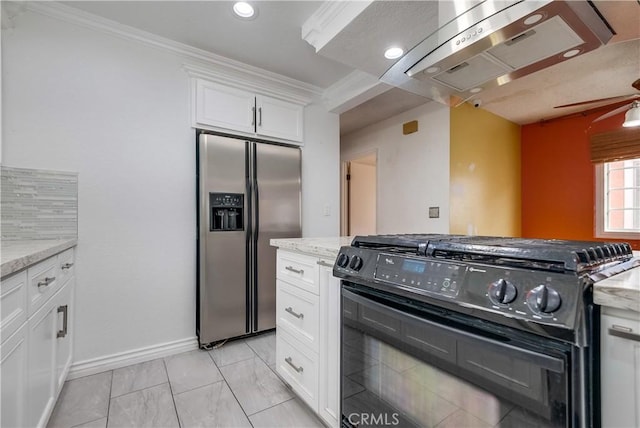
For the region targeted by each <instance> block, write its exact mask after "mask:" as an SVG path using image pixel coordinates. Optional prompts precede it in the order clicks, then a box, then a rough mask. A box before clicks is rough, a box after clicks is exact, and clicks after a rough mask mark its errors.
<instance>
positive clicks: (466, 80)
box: [416, 55, 510, 91]
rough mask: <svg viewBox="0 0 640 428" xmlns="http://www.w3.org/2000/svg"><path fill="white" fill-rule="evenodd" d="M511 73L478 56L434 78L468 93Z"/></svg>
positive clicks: (503, 67)
mask: <svg viewBox="0 0 640 428" xmlns="http://www.w3.org/2000/svg"><path fill="white" fill-rule="evenodd" d="M509 71H510V70H509V69H508V68H507V67H505V66H503V65H500V64H498V63H496V62H495V61H492V60H491V59H490V58H487V57H486V56H484V55H478V56H476V57H475V58H472V59H470V60H469V61H465V62H463V63H462V64H458V65H456V66H455V67H453V68H450V69H449V70H447V71H445V72H443V73H440V74H438V75H436V76H434V77H433V79H435V80H437V81H438V82H440V83H443V84H445V85H447V86H450V87H452V88H454V89H455V90H457V91H466V90H467V89H471V88H475V87H476V86H480V85H481V84H483V83H484V82H487V81H489V80H491V79H495V78H496V77H500V76H502V75H503V74H505V73H508V72H509ZM422 76H425V77H426V73H423V74H422ZM416 77H417V76H416Z"/></svg>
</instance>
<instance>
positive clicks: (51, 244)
mask: <svg viewBox="0 0 640 428" xmlns="http://www.w3.org/2000/svg"><path fill="white" fill-rule="evenodd" d="M77 244H78V240H77V239H25V240H20V241H2V246H1V247H0V253H1V254H0V264H1V266H0V277H2V278H4V277H5V276H8V275H11V274H12V273H15V272H18V271H19V270H22V269H24V268H26V267H28V266H31V265H33V264H35V263H38V262H39V261H41V260H44V259H46V258H48V257H51V256H53V255H55V254H58V253H60V252H62V251H64V250H66V249H68V248H71V247H75V246H76V245H77Z"/></svg>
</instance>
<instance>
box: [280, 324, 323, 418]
mask: <svg viewBox="0 0 640 428" xmlns="http://www.w3.org/2000/svg"><path fill="white" fill-rule="evenodd" d="M276 370H277V371H278V373H279V374H280V376H282V378H283V379H284V380H285V381H286V382H287V383H288V384H289V385H290V386H291V388H292V389H293V390H294V391H295V392H296V393H297V394H298V396H300V398H302V399H303V400H304V401H305V402H306V403H307V404H308V405H309V407H311V408H312V409H314V410H316V409H317V408H318V355H317V354H316V353H314V352H312V351H311V350H310V349H309V348H308V347H306V346H304V345H302V344H301V343H300V342H298V341H297V340H296V339H295V338H294V336H292V335H290V334H288V333H287V332H286V330H285V329H277V330H276Z"/></svg>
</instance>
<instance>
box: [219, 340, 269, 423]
mask: <svg viewBox="0 0 640 428" xmlns="http://www.w3.org/2000/svg"><path fill="white" fill-rule="evenodd" d="M243 342H244V340H243ZM244 344H245V345H247V346H249V345H248V344H247V343H246V342H244ZM249 349H251V352H253V353H254V355H255V356H257V354H256V352H255V351H254V350H253V348H252V347H250V346H249ZM207 354H209V357H211V360H212V361H213V365H214V366H216V368H217V369H218V371H219V372H220V376H222V382H224V383H225V385H227V388H229V391H230V392H231V395H233V399H234V400H236V403H238V406H239V407H240V410H242V413H244V417H245V418H247V422H249V425H251V427H252V428H253V423H251V419H249V415H247V412H246V411H245V410H244V407H242V404H240V400H238V397H236V393H235V392H233V389H231V385H229V382H227V378H226V377H225V376H224V373H222V370H220V367H218V364H216V360H214V359H213V355H211V350H209V351H207ZM252 358H253V357H252ZM242 361H246V360H242ZM242 361H236V362H235V363H232V364H227V366H231V365H233V364H236V363H240V362H242ZM223 367H225V366H223Z"/></svg>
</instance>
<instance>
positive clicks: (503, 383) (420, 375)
mask: <svg viewBox="0 0 640 428" xmlns="http://www.w3.org/2000/svg"><path fill="white" fill-rule="evenodd" d="M349 288H350V287H349V286H344V285H343V289H342V394H341V395H342V416H343V422H344V424H345V425H346V426H359V427H362V426H401V427H410V426H416V427H438V428H444V427H456V428H458V427H514V428H516V427H517V428H521V427H566V426H569V424H568V415H569V414H570V413H569V412H568V409H567V407H568V404H567V403H568V402H569V400H568V392H567V391H568V389H569V388H568V375H567V373H570V370H569V369H568V367H569V363H568V361H569V359H570V358H569V356H568V354H567V353H566V352H567V351H563V350H561V349H558V348H561V347H559V346H555V345H554V346H553V347H552V348H553V349H545V346H544V344H542V343H541V344H540V346H531V345H532V342H531V341H529V342H527V341H524V342H523V343H522V344H520V343H517V340H516V341H514V340H511V339H509V340H504V339H502V340H501V339H500V337H498V336H497V335H496V334H495V333H493V332H487V333H486V335H483V334H482V332H481V331H480V330H479V329H478V328H475V327H470V328H467V329H463V328H461V326H462V324H460V323H456V322H451V321H450V320H448V319H446V318H440V319H439V317H438V316H437V314H433V313H431V314H429V313H424V314H421V313H420V311H417V310H416V308H415V307H413V308H405V309H406V310H403V307H402V303H398V302H393V301H385V300H384V298H381V297H380V295H377V296H371V295H367V294H366V293H362V292H358V290H357V289H351V290H350V289H349ZM533 344H535V341H533ZM532 348H534V349H532ZM569 352H570V351H569Z"/></svg>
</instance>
